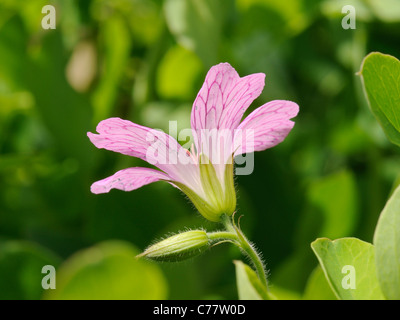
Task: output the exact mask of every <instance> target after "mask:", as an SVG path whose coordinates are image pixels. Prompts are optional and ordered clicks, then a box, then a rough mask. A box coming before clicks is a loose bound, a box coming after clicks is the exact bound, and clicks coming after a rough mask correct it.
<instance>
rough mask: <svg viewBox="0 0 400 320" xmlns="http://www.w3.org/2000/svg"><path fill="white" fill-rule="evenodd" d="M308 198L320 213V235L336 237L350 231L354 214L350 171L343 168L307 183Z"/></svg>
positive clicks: (354, 191) (355, 199)
mask: <svg viewBox="0 0 400 320" xmlns="http://www.w3.org/2000/svg"><path fill="white" fill-rule="evenodd" d="M308 198H309V201H310V203H311V205H312V206H313V208H314V209H316V210H317V212H318V213H319V214H321V215H322V218H323V224H322V230H320V232H319V236H321V237H329V238H334V239H335V238H339V237H343V236H345V235H347V234H349V233H351V232H352V230H353V228H354V225H355V222H356V218H357V214H358V203H357V198H358V196H357V187H356V183H355V179H354V176H353V174H352V173H351V172H350V171H347V170H343V171H339V172H335V173H333V174H331V175H329V176H326V177H323V178H322V179H320V180H318V181H315V182H314V183H312V184H311V185H310V188H309V190H308Z"/></svg>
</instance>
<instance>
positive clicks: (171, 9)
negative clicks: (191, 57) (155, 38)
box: [164, 0, 227, 66]
mask: <svg viewBox="0 0 400 320" xmlns="http://www.w3.org/2000/svg"><path fill="white" fill-rule="evenodd" d="M224 2H225V3H224ZM224 4H225V5H227V3H226V1H214V0H166V1H165V4H164V9H165V18H166V21H167V25H168V27H169V29H170V30H171V32H172V34H173V35H174V36H175V37H176V39H177V41H178V42H179V43H180V44H181V45H182V46H183V47H185V48H187V49H189V50H192V51H194V52H195V53H196V54H197V55H198V56H199V57H200V58H201V59H202V60H203V62H204V64H205V65H206V66H211V65H213V64H215V63H216V62H217V51H218V46H219V42H220V34H221V26H222V21H223V17H224V10H223V9H224Z"/></svg>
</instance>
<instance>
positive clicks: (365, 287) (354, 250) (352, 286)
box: [311, 238, 384, 300]
mask: <svg viewBox="0 0 400 320" xmlns="http://www.w3.org/2000/svg"><path fill="white" fill-rule="evenodd" d="M311 248H312V249H313V251H314V253H315V255H316V256H317V258H318V260H319V263H320V265H321V267H322V270H323V271H324V273H325V276H326V278H327V280H328V282H329V284H330V286H331V288H332V290H333V291H334V293H335V294H336V296H337V297H338V298H339V299H343V300H382V299H384V296H383V294H382V292H381V289H380V287H379V283H378V279H377V277H376V270H375V248H374V246H373V245H372V244H370V243H368V242H364V241H361V240H359V239H357V238H342V239H338V240H334V241H332V240H329V239H327V238H319V239H317V240H315V241H314V242H313V243H311Z"/></svg>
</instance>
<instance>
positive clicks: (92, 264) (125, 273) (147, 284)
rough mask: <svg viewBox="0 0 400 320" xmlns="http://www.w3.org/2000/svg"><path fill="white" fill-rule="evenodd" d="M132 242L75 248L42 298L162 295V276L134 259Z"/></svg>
mask: <svg viewBox="0 0 400 320" xmlns="http://www.w3.org/2000/svg"><path fill="white" fill-rule="evenodd" d="M137 254H139V250H137V249H136V248H135V247H134V246H132V245H131V244H129V243H127V242H123V241H107V242H103V243H100V244H98V245H95V246H93V247H91V248H88V249H84V250H82V251H79V252H77V253H76V254H75V255H73V256H72V257H70V258H69V259H68V260H67V261H65V262H64V263H63V264H62V265H61V266H60V268H59V269H58V270H57V286H56V289H55V290H48V291H47V292H46V295H45V298H46V299H57V300H70V299H79V300H97V299H100V300H103V299H106V300H110V299H112V300H114V299H120V300H128V299H132V300H145V299H166V294H167V285H166V280H165V278H164V276H163V274H162V272H161V271H160V269H159V267H158V266H157V265H155V264H152V263H150V262H149V261H146V260H142V259H137V258H136V255H137Z"/></svg>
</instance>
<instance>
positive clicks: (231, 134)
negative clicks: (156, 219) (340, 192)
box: [88, 63, 299, 221]
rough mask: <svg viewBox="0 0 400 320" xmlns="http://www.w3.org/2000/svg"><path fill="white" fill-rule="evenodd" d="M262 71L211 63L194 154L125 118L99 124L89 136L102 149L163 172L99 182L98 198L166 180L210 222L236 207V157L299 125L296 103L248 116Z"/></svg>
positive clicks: (197, 114) (136, 172) (195, 121)
mask: <svg viewBox="0 0 400 320" xmlns="http://www.w3.org/2000/svg"><path fill="white" fill-rule="evenodd" d="M264 82H265V75H264V74H263V73H256V74H251V75H248V76H246V77H243V78H241V77H239V75H238V74H237V72H236V71H235V69H233V68H232V67H231V66H230V65H229V64H228V63H221V64H218V65H216V66H213V67H212V68H211V69H210V70H209V72H208V73H207V76H206V79H205V81H204V84H203V86H202V87H201V89H200V92H199V93H198V95H197V98H196V100H195V101H194V104H193V108H192V114H191V127H192V135H193V141H194V146H192V147H191V148H190V151H189V150H188V149H186V148H184V147H183V146H181V145H180V144H179V143H178V142H177V141H176V140H175V139H174V138H173V137H171V136H170V135H168V134H166V133H163V132H160V131H157V130H154V129H150V128H147V127H144V126H140V125H138V124H135V123H132V122H130V121H127V120H122V119H120V118H110V119H106V120H103V121H101V122H100V123H99V124H98V126H97V128H96V130H97V132H98V133H99V134H93V133H90V132H89V133H88V137H89V138H90V140H91V141H92V143H93V144H94V145H95V146H96V147H98V148H104V149H107V150H111V151H115V152H119V153H122V154H125V155H129V156H133V157H137V158H140V159H142V160H145V161H147V162H149V163H150V164H152V165H154V166H156V167H157V168H158V169H159V170H157V169H152V168H142V167H134V168H127V169H123V170H120V171H118V172H117V173H115V174H114V175H112V176H110V177H108V178H105V179H103V180H100V181H97V182H95V183H93V185H92V186H91V191H92V192H93V193H96V194H98V193H105V192H109V191H110V190H111V189H113V188H114V189H120V190H124V191H131V190H135V189H138V188H140V187H142V186H144V185H146V184H149V183H151V182H155V181H159V180H163V181H167V182H169V183H170V184H172V185H173V186H175V187H177V188H179V189H180V190H182V191H183V192H184V193H185V194H186V195H187V196H188V197H189V198H190V199H191V201H192V202H193V204H194V205H195V206H196V208H197V209H198V210H199V212H200V213H201V214H202V215H203V216H204V217H205V218H207V219H209V220H211V221H219V219H220V216H221V215H222V214H224V213H225V214H228V215H231V214H232V213H233V212H234V211H235V208H236V194H235V189H234V184H233V158H234V157H235V156H238V155H241V154H245V153H250V152H253V151H261V150H265V149H268V148H271V147H273V146H275V145H277V144H278V143H280V142H282V141H283V140H284V139H285V137H286V136H287V135H288V133H289V132H290V130H291V129H292V128H293V126H294V122H293V121H291V120H290V119H291V118H293V117H295V116H296V115H297V113H298V111H299V107H298V105H297V104H296V103H294V102H291V101H285V100H274V101H271V102H268V103H266V104H264V105H262V106H261V107H259V108H257V109H256V110H254V111H253V112H252V113H250V115H248V116H247V117H246V118H245V119H244V120H243V121H241V120H242V117H243V115H244V113H245V111H246V110H247V108H248V107H249V106H250V104H251V103H252V102H253V101H254V99H256V98H257V97H258V96H259V95H260V94H261V91H262V89H263V88H264Z"/></svg>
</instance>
